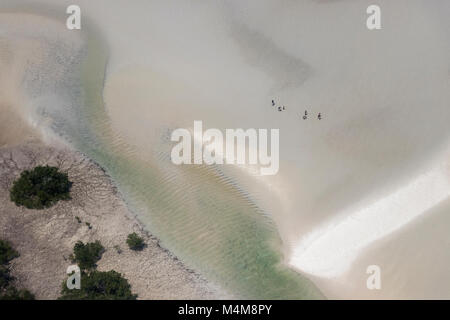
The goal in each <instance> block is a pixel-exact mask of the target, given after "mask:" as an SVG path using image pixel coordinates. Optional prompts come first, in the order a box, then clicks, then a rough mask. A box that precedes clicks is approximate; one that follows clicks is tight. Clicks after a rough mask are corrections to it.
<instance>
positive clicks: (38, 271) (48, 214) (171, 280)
mask: <svg viewBox="0 0 450 320" xmlns="http://www.w3.org/2000/svg"><path fill="white" fill-rule="evenodd" d="M46 164H48V165H53V166H57V167H59V168H60V170H61V171H65V172H67V173H68V175H69V179H70V180H71V181H72V182H73V186H72V190H71V197H72V199H71V200H68V201H60V202H58V203H57V204H56V205H55V206H53V207H51V208H49V209H45V210H29V209H25V208H23V207H17V206H16V205H15V204H14V203H12V202H11V201H10V199H9V188H10V187H11V185H12V183H13V181H14V180H15V179H16V178H17V177H18V176H19V175H20V172H22V171H23V170H25V169H29V168H32V167H35V166H37V165H46ZM0 203H1V204H0V238H2V239H6V240H8V241H10V242H11V243H12V244H13V246H14V247H15V248H16V249H17V251H19V253H20V257H18V258H17V259H15V260H14V261H13V263H12V274H13V276H15V277H16V279H17V280H16V286H17V287H19V288H22V287H25V288H28V289H29V290H30V291H31V292H33V293H34V294H35V296H36V298H37V299H56V298H57V297H58V296H59V295H60V290H61V285H62V283H63V281H64V279H65V278H66V269H67V267H68V266H69V265H71V264H72V262H71V261H70V259H69V255H70V254H71V253H72V249H73V246H74V244H75V243H76V242H77V241H79V240H81V241H83V242H91V241H95V240H99V241H100V242H101V243H102V245H103V246H104V247H105V248H106V251H105V253H104V254H103V257H102V259H101V260H100V261H99V263H98V270H100V271H109V270H115V271H117V272H120V273H122V274H123V276H124V277H125V278H127V279H128V281H129V282H130V284H131V286H132V291H133V293H136V294H138V299H217V298H224V297H226V294H224V293H223V292H222V290H220V289H219V288H218V287H216V286H214V285H213V284H211V283H209V282H207V281H206V280H205V279H204V278H202V277H201V276H200V275H198V274H197V273H195V272H194V271H193V270H190V269H188V268H187V267H186V266H185V265H184V264H183V263H182V262H181V261H179V260H178V259H177V258H176V257H175V256H173V255H172V254H171V253H170V252H169V251H167V250H166V249H164V248H163V247H161V245H160V243H159V241H158V239H157V238H155V237H154V236H152V235H151V234H149V233H148V232H147V231H145V229H144V228H143V226H142V225H141V224H140V223H139V221H138V219H137V218H136V217H135V215H134V214H133V213H131V212H130V211H129V210H128V209H127V207H126V205H125V203H124V201H123V200H122V198H121V196H120V193H119V192H118V190H117V189H116V187H115V186H114V184H113V182H112V180H111V179H110V177H109V176H108V175H107V174H106V172H105V171H104V170H103V169H102V168H101V167H100V166H98V165H97V164H95V163H94V162H92V161H91V160H89V159H88V158H87V157H85V156H84V155H82V154H80V153H79V152H76V151H72V150H70V149H67V148H55V147H50V146H45V145H42V144H40V143H28V144H22V145H19V146H14V147H3V148H0ZM132 232H136V233H138V234H139V235H141V236H142V237H143V238H144V239H145V241H146V244H147V246H146V248H145V249H144V250H143V251H139V252H135V251H132V250H130V249H129V248H128V246H127V245H126V242H125V241H126V237H127V235H128V234H129V233H132Z"/></svg>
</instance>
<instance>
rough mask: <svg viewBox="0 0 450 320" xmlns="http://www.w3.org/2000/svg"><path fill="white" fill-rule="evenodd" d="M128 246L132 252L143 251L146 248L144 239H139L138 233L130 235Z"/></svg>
mask: <svg viewBox="0 0 450 320" xmlns="http://www.w3.org/2000/svg"><path fill="white" fill-rule="evenodd" d="M127 244H128V246H129V247H130V249H131V250H142V249H144V247H145V242H144V239H142V238H141V237H139V236H138V235H137V234H136V232H133V233H130V234H129V235H128V238H127Z"/></svg>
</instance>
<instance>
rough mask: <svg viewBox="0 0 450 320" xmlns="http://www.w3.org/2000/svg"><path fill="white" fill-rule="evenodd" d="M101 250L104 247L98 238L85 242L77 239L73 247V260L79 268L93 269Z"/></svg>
mask: <svg viewBox="0 0 450 320" xmlns="http://www.w3.org/2000/svg"><path fill="white" fill-rule="evenodd" d="M103 251H104V248H103V246H102V245H101V243H100V241H98V240H97V241H95V242H91V243H86V244H84V243H83V242H81V241H78V242H77V243H76V244H75V246H74V248H73V253H74V255H75V257H74V260H75V261H76V262H77V263H78V266H79V267H80V269H81V270H86V269H93V268H95V267H96V263H97V261H98V260H100V258H101V256H102V253H103Z"/></svg>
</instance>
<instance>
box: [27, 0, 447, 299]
mask: <svg viewBox="0 0 450 320" xmlns="http://www.w3.org/2000/svg"><path fill="white" fill-rule="evenodd" d="M24 3H25V2H24ZM46 3H53V2H52V1H50V0H49V1H46ZM59 3H61V5H62V4H63V3H64V1H63V2H59ZM67 3H69V2H67ZM102 3H103V2H102V1H96V2H95V3H92V2H87V1H86V2H83V1H81V5H82V6H83V8H84V14H86V15H87V16H88V17H89V18H90V19H91V20H92V21H95V25H96V26H97V27H98V28H99V29H100V30H101V33H102V35H103V36H104V37H105V39H106V41H107V43H108V48H109V56H108V62H107V64H106V63H105V64H106V70H104V71H105V74H106V78H105V79H103V78H101V77H99V78H98V79H99V81H98V82H101V81H103V80H104V91H103V92H102V96H101V98H100V100H101V103H97V102H96V101H97V100H98V99H99V97H96V98H95V99H94V98H92V97H91V96H89V95H88V99H86V101H87V102H88V103H86V105H85V108H84V109H83V108H82V109H81V111H80V112H78V109H76V108H77V105H78V104H79V103H82V102H76V103H73V105H72V106H71V107H70V108H69V107H67V109H63V107H62V106H61V105H60V104H57V103H55V101H54V100H51V99H49V100H46V101H45V102H48V103H47V104H46V107H47V108H48V111H49V113H50V117H51V118H52V119H53V121H54V124H55V125H56V129H59V132H60V133H61V132H63V135H65V137H66V138H70V139H72V140H73V141H75V142H76V141H77V139H78V140H79V141H81V142H80V143H78V144H77V146H76V147H77V148H78V149H81V150H84V151H85V152H86V153H87V154H89V156H91V157H92V158H94V159H95V160H96V161H98V162H99V163H101V164H102V166H105V168H106V169H107V170H108V171H109V172H110V173H111V175H112V176H113V177H114V179H115V181H116V183H117V184H118V186H119V188H120V189H121V191H122V192H123V194H124V195H125V197H126V198H127V199H128V200H129V204H131V205H132V206H133V207H134V208H135V209H136V211H138V212H140V218H141V219H142V220H143V221H144V223H145V225H146V227H147V228H151V230H152V231H154V232H155V233H157V234H158V236H159V237H160V238H161V239H162V241H163V242H164V243H165V244H166V245H167V247H169V248H170V249H171V250H174V251H175V252H177V255H180V256H182V257H183V259H184V260H185V261H186V262H187V263H190V264H192V265H193V266H195V267H196V268H199V269H200V270H204V271H205V272H208V271H209V272H210V274H211V275H214V276H216V277H217V279H220V280H221V281H222V282H223V283H227V284H230V282H232V281H236V282H238V284H243V285H244V283H243V282H242V281H240V280H239V279H238V277H239V276H241V277H243V278H246V279H247V277H249V278H250V279H253V280H254V282H251V281H249V282H248V284H249V285H248V287H252V286H253V287H255V286H258V285H260V284H261V282H260V281H258V279H259V278H261V277H262V278H265V277H266V276H267V275H271V276H274V277H273V278H272V279H274V281H275V282H279V281H287V282H288V283H289V282H295V283H298V285H299V287H296V285H297V284H296V285H295V286H294V287H293V288H289V290H287V291H286V292H281V293H280V292H278V291H277V292H273V293H271V294H273V295H272V297H273V296H276V295H279V296H280V297H281V296H282V295H281V294H287V295H288V296H289V297H292V296H295V297H298V296H303V297H311V296H316V295H315V294H311V292H313V291H314V289H311V288H313V287H312V286H310V285H309V284H308V282H307V281H305V280H304V278H303V277H301V278H300V277H299V278H298V279H301V280H298V279H297V280H296V281H289V280H286V279H293V278H291V275H289V276H287V277H286V272H287V271H286V270H287V267H286V266H287V265H290V266H291V267H293V268H295V269H296V270H297V271H299V272H300V273H303V274H305V273H306V276H311V278H312V279H313V280H314V281H315V282H316V283H317V284H318V285H319V288H320V289H322V290H323V291H324V293H325V295H326V296H330V297H350V298H358V297H360V296H361V297H366V294H367V295H368V296H371V295H370V293H366V292H363V291H364V290H363V289H361V290H359V291H358V290H356V289H354V288H360V285H361V281H362V279H363V276H362V274H364V271H365V268H363V270H362V271H361V268H362V267H363V264H364V263H365V262H362V261H369V260H374V262H373V263H374V264H377V262H376V261H380V262H379V263H380V264H381V263H383V265H386V263H387V261H388V260H389V259H390V258H389V257H391V256H392V252H396V250H397V249H395V248H396V246H395V243H397V242H398V243H400V242H401V240H399V239H400V238H401V237H402V235H403V232H406V231H404V230H415V229H414V228H412V227H411V228H412V229H408V227H410V226H413V224H414V223H418V222H419V221H421V220H420V219H422V218H423V216H429V213H430V212H431V211H432V210H433V207H437V206H439V205H440V204H439V203H440V202H441V201H445V199H446V197H447V195H446V190H447V186H446V183H447V174H446V170H445V169H443V170H440V171H439V170H438V171H439V174H438V175H437V176H436V175H433V172H435V171H436V169H437V168H440V167H442V166H445V164H446V163H447V154H446V153H445V150H447V148H448V143H449V131H448V119H449V118H450V113H449V112H450V111H449V109H448V103H449V101H450V93H449V90H448V86H449V72H448V70H449V65H448V61H449V55H448V52H450V50H449V49H450V45H449V44H450V42H449V41H448V39H449V33H448V30H449V24H448V19H445V16H443V15H442V13H443V12H448V3H446V2H445V1H440V0H435V1H429V2H423V1H418V0H417V1H411V0H410V1H405V0H398V1H395V2H393V1H379V5H380V6H381V7H382V10H383V11H382V12H383V15H382V16H383V29H382V30H380V31H375V32H369V31H368V30H367V28H366V26H365V19H366V14H365V10H366V8H367V6H368V5H369V4H372V3H371V2H370V1H358V2H356V1H312V0H311V1H309V0H304V1H300V2H291V1H281V2H279V1H277V2H275V1H258V2H251V1H250V2H245V3H242V2H240V1H230V2H228V3H227V4H226V5H225V4H219V3H207V4H199V3H196V2H191V1H179V2H176V3H165V2H160V1H154V2H144V1H142V2H141V1H137V2H136V3H135V4H134V5H133V6H131V5H129V4H128V3H127V2H126V1H111V2H109V3H108V5H109V9H110V11H109V12H105V11H104V10H102V8H103V7H102ZM446 10H447V11H446ZM110 12H116V13H117V15H119V16H120V21H121V23H117V21H118V20H117V17H116V16H115V15H112V14H110ZM174 21H176V23H174ZM130 35H133V36H132V37H130ZM69 43H70V41H69ZM73 43H77V42H76V41H75V40H74V42H73ZM58 50H60V48H59V49H58ZM81 51H83V50H82V49H81ZM88 51H89V50H88ZM58 52H65V51H58ZM73 52H77V48H75V49H74V50H73ZM64 54H65V53H64ZM93 61H97V60H95V59H94V60H93ZM96 65H102V63H95V62H94V63H92V64H91V65H90V66H91V67H92V66H96ZM70 67H71V68H74V70H76V67H79V64H76V63H74V64H73V65H71V66H70ZM90 69H94V68H90ZM70 70H72V69H70ZM98 73H99V74H100V73H102V70H101V68H99V70H98ZM92 74H93V73H92V72H91V73H86V74H85V75H84V76H85V78H86V77H88V78H89V79H93V78H92ZM102 76H103V74H102ZM81 78H82V77H81ZM76 80H77V79H76ZM78 80H79V79H78ZM82 82H84V83H86V82H89V81H82ZM51 83H52V82H51ZM74 83H78V82H76V81H75V82H74ZM90 85H92V83H90ZM101 85H103V83H102V84H101ZM66 87H67V86H66ZM59 89H60V90H61V91H62V92H65V91H64V90H65V89H64V88H59ZM101 89H103V87H101ZM80 90H81V89H80ZM73 91H74V92H76V91H77V90H73ZM97 91H98V90H97ZM70 94H71V92H68V93H67V96H64V95H62V94H60V95H59V96H58V98H62V99H63V100H62V101H64V102H67V101H72V102H73V101H76V99H75V98H72V97H71V96H70ZM68 96H69V97H70V98H71V99H68ZM271 99H275V100H276V101H277V103H281V104H283V105H286V106H287V110H286V112H282V113H279V112H277V111H275V110H274V109H273V108H272V107H271V105H270V101H271ZM93 102H95V103H93ZM103 102H104V103H105V105H103ZM42 104H43V103H42V101H40V105H42ZM94 105H95V106H96V107H95V108H94V107H93V106H94ZM59 108H62V109H63V110H62V111H61V112H59V111H60V110H59ZM64 108H65V105H64ZM74 110H75V111H76V112H75V111H74ZM98 110H100V111H98ZM305 110H308V111H309V112H310V115H311V118H310V119H309V120H308V121H303V120H301V118H300V115H302V114H303V113H304V111H305ZM70 112H74V113H73V114H71V113H70ZM318 112H321V113H322V115H323V116H324V119H323V120H321V121H318V120H317V119H316V118H315V117H316V115H317V113H318ZM78 114H81V116H85V117H88V118H89V119H88V120H87V122H88V123H89V125H86V126H79V123H78V122H75V121H72V119H75V118H76V117H75V116H78ZM55 115H56V116H55ZM193 120H203V121H204V123H206V124H207V126H208V127H216V128H239V127H243V128H280V139H281V141H280V143H281V149H280V153H281V155H280V172H279V174H278V175H276V176H273V177H264V178H261V177H256V176H254V174H253V173H252V171H251V170H247V171H246V170H244V171H243V170H237V169H235V168H231V167H224V168H218V169H217V171H215V170H216V168H214V170H212V171H214V172H213V173H211V170H207V169H205V168H174V167H173V166H172V164H171V163H170V161H169V159H168V157H167V154H168V150H170V143H169V142H168V139H167V136H168V132H169V133H170V131H171V130H172V129H174V128H177V127H189V126H191V125H192V123H193ZM58 121H59V122H58ZM73 122H75V123H73ZM61 123H62V124H61ZM86 128H88V129H90V130H92V131H90V130H86ZM93 136H96V139H94V138H92V137H93ZM83 140H85V141H86V143H85V144H86V145H88V144H90V145H92V147H90V146H86V145H83V143H82V142H83ZM75 144H76V143H75ZM100 147H101V148H100ZM100 149H101V151H99V150H100ZM105 150H106V151H105ZM430 172H431V178H430V179H431V180H430V179H428V180H427V179H425V180H424V181H425V182H424V183H419V184H420V185H422V189H421V190H427V191H428V192H432V193H433V194H432V197H426V199H425V198H420V196H423V195H424V193H423V192H421V191H420V190H419V189H420V188H419V189H417V188H413V189H414V190H416V191H414V192H412V193H411V192H409V191H408V190H412V189H408V188H409V186H411V185H414V184H415V182H416V181H419V182H420V181H422V180H421V179H420V177H422V176H425V177H427V175H429V174H430ZM211 177H214V178H211ZM436 177H437V178H438V179H437V178H436ZM148 181H158V186H156V185H152V184H151V183H148ZM193 181H194V182H195V184H193ZM430 181H431V182H430ZM435 181H440V182H442V183H440V184H439V188H437V189H433V188H430V184H432V185H434V182H435ZM159 186H161V187H159ZM230 190H232V191H230ZM402 190H407V192H403V191H402ZM228 192H230V193H228ZM402 192H403V193H402ZM399 193H400V195H402V196H401V197H400V200H401V201H398V199H399V198H398V197H396V195H398V194H399ZM410 198H414V199H413V200H414V201H412V200H411V201H409V199H410ZM386 199H387V200H389V201H390V202H389V201H388V202H389V203H390V204H388V205H385V204H386V202H383V201H384V200H386ZM430 199H431V200H433V201H432V202H430V203H428V202H427V201H428V200H430ZM391 200H392V201H391ZM415 201H416V202H415ZM392 203H394V205H391V204H392ZM218 204H219V205H218ZM380 204H381V205H380ZM183 206H184V207H183ZM411 206H412V207H411ZM180 207H183V209H185V210H184V211H183V210H180V209H179V208H180ZM167 212H169V213H170V214H167ZM211 212H212V213H211ZM361 212H363V213H364V214H363V215H361V214H360V213H361ZM220 213H222V214H220ZM249 217H250V218H249ZM247 218H249V220H247ZM218 219H223V220H218ZM241 219H244V220H241ZM242 221H245V223H242ZM347 221H352V223H349V224H347V223H346V222H347ZM374 221H375V222H376V223H373V222H374ZM246 223H248V225H247V224H246ZM255 225H256V226H257V227H256V228H254V229H253V226H255ZM236 226H240V227H242V228H243V229H238V230H239V231H240V232H239V233H234V232H233V231H236ZM248 226H250V227H249V228H251V229H250V230H251V231H250V232H249V233H248V234H249V235H248V236H247V237H244V236H243V235H242V234H245V230H244V229H246V228H247V227H248ZM335 226H337V228H335ZM186 230H189V232H188V233H185V232H183V231H186ZM335 230H340V231H338V232H336V231H335ZM418 230H419V229H418ZM420 230H422V229H420ZM427 230H428V231H427ZM408 232H411V236H412V234H415V233H414V232H415V231H414V232H413V231H408ZM417 232H418V234H417V236H418V237H419V238H420V237H431V235H430V234H429V233H430V232H431V231H429V229H426V228H425V229H424V230H423V231H417ZM422 232H424V233H425V234H422ZM347 233H348V234H351V235H352V237H349V238H348V239H349V241H345V238H344V236H345V235H346V234H347ZM431 233H432V232H431ZM404 236H405V237H407V238H408V237H409V236H408V235H407V234H406V233H405V234H404ZM388 237H393V238H392V239H398V240H392V241H393V243H394V244H392V245H389V246H385V247H383V249H380V250H379V251H377V249H376V248H378V245H379V246H381V247H382V245H383V243H384V242H383V241H385V239H387V238H388ZM397 237H398V238H397ZM314 239H321V240H320V241H319V242H315V241H314ZM261 240H263V241H261ZM311 240H312V241H311ZM343 240H344V241H343ZM204 243H206V244H208V245H206V246H203V244H204ZM260 244H262V246H260ZM336 244H339V250H338V251H336V250H334V249H335V247H334V245H336ZM412 245H413V244H411V246H412ZM428 245H431V244H430V243H429V244H428ZM355 246H356V250H355ZM255 248H257V249H255ZM410 248H412V247H410ZM305 250H306V251H305ZM308 250H309V251H308ZM424 250H426V249H425V248H424ZM404 251H406V250H404ZM305 252H308V254H305ZM330 252H333V253H334V257H333V259H330V257H329V255H330ZM429 252H434V251H433V250H429ZM337 253H339V254H337ZM430 254H431V253H430ZM436 254H438V253H436ZM267 255H268V256H269V257H270V258H269V259H268V260H267V259H266V258H264V259H263V261H261V260H259V259H260V258H261V257H266V256H267ZM311 257H312V258H311ZM403 258H404V259H403V260H404V261H416V260H415V259H416V256H415V255H414V251H412V252H411V254H408V255H406V253H405V256H404V257H403ZM366 259H367V260H366ZM430 259H431V257H430ZM431 260H432V259H431ZM242 261H244V262H243V263H242ZM268 261H269V262H268ZM390 261H392V263H393V264H392V265H390V266H387V267H386V268H388V270H387V272H386V274H387V275H390V276H389V279H394V280H395V279H396V275H395V274H396V272H400V271H398V270H400V266H401V265H402V264H401V263H400V261H398V260H395V259H392V260H390ZM280 262H284V264H282V265H281V269H282V270H283V271H282V272H281V273H278V272H279V270H277V268H276V267H275V266H278V265H280ZM449 262H450V260H448V259H443V261H440V262H439V263H440V264H442V266H444V267H443V268H442V270H441V269H440V270H441V271H440V272H443V270H444V269H445V266H447V265H448V263H449ZM267 265H268V266H270V267H269V268H265V266H267ZM336 265H338V266H340V267H339V268H337V267H336V268H335V266H336ZM425 265H426V264H423V265H421V266H425ZM249 266H252V267H249ZM261 266H264V267H263V268H262V269H260V268H261ZM327 270H332V271H333V272H332V274H331V275H330V274H329V273H328V272H327ZM389 270H392V271H389ZM393 270H395V272H394V271H393ZM417 270H420V272H418V273H415V271H411V272H409V271H405V273H402V275H404V277H403V278H402V279H403V280H401V281H400V280H399V281H400V282H398V284H399V286H396V285H395V283H396V282H395V281H394V282H393V283H391V285H390V286H389V285H387V287H386V288H385V289H384V290H382V291H380V292H379V293H377V294H376V295H377V297H378V296H379V297H408V296H411V297H415V296H418V295H419V294H420V292H422V290H424V291H426V290H425V288H426V286H427V284H428V279H430V275H429V272H428V271H427V270H426V268H425V267H423V268H422V267H420V268H419V269H417ZM246 272H247V273H246ZM259 272H261V273H262V274H263V275H262V276H261V274H259V275H258V273H259ZM361 272H363V273H361ZM280 274H281V275H280ZM313 275H314V276H313ZM278 276H280V277H281V278H278ZM280 279H282V280H280ZM399 279H400V278H399ZM405 279H420V280H418V281H417V283H418V285H417V286H401V285H400V284H401V283H404V281H406V280H405ZM297 281H298V282H297ZM268 283H269V284H270V282H268ZM283 283H284V282H283ZM363 283H365V281H364V282H363ZM430 283H434V280H432V279H431V280H430ZM231 287H232V286H231ZM431 287H432V286H431ZM300 288H303V289H300ZM239 289H240V290H242V291H246V289H247V290H250V289H248V288H243V287H241V288H239ZM263 289H264V288H263ZM250 291H251V290H250ZM261 292H263V293H265V292H267V290H259V291H258V294H260V293H261ZM426 292H429V294H430V295H432V293H431V290H430V291H426ZM437 292H440V293H442V295H443V296H445V293H443V292H441V291H437ZM247 293H248V291H247ZM292 293H299V294H298V295H295V294H294V295H290V294H292ZM248 294H250V296H252V294H253V296H254V294H255V292H250V293H248Z"/></svg>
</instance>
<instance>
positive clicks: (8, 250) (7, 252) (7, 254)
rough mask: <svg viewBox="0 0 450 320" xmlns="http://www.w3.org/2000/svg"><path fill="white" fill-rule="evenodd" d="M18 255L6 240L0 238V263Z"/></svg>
mask: <svg viewBox="0 0 450 320" xmlns="http://www.w3.org/2000/svg"><path fill="white" fill-rule="evenodd" d="M18 256H19V253H18V252H17V251H16V250H14V249H13V248H12V246H11V244H10V243H9V242H8V241H5V240H1V239H0V265H4V264H7V263H8V262H9V261H11V260H12V259H14V258H16V257H18Z"/></svg>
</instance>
